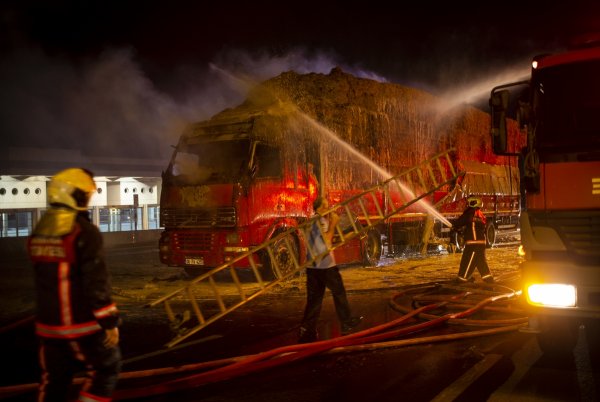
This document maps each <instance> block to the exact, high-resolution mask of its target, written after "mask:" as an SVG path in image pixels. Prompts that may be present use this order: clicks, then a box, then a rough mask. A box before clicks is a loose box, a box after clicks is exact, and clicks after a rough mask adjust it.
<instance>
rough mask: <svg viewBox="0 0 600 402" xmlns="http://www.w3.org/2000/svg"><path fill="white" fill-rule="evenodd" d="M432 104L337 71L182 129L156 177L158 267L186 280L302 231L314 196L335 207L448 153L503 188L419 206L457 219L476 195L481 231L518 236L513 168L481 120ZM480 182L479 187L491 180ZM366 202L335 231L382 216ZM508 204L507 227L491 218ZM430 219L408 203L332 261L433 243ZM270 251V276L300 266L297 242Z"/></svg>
mask: <svg viewBox="0 0 600 402" xmlns="http://www.w3.org/2000/svg"><path fill="white" fill-rule="evenodd" d="M439 104H440V99H438V98H436V97H434V96H433V95H430V94H428V93H426V92H423V91H419V90H416V89H413V88H407V87H403V86H401V85H397V84H390V83H380V82H376V81H372V80H368V79H361V78H357V77H354V76H352V75H350V74H347V73H344V72H342V71H341V70H340V69H338V68H336V69H333V70H332V71H331V73H330V74H328V75H325V74H316V73H311V74H304V75H301V74H297V73H295V72H287V73H283V74H281V75H280V76H278V77H275V78H273V79H270V80H268V81H266V82H264V83H263V84H261V85H259V86H258V87H257V88H255V89H254V90H253V91H252V92H251V93H250V94H249V96H248V98H247V100H246V101H245V102H244V103H242V104H241V105H239V106H238V107H236V108H232V109H227V110H224V111H222V112H220V113H218V114H216V115H215V116H213V117H212V118H211V119H209V120H207V121H203V122H199V123H194V124H191V125H190V126H189V127H187V129H186V130H185V131H184V132H183V134H182V135H181V137H180V139H179V143H178V144H177V146H176V148H175V151H174V153H173V156H172V159H171V161H170V163H169V166H168V167H167V169H166V170H165V171H164V172H163V176H162V179H163V184H162V193H161V201H160V203H161V204H160V206H161V212H160V219H161V226H162V227H164V232H163V233H162V236H161V239H160V241H159V250H160V259H161V261H162V262H163V263H164V264H166V265H169V266H179V267H184V268H185V269H186V271H188V272H189V273H191V274H196V273H199V272H202V271H203V270H206V269H208V268H213V267H216V266H219V265H221V264H223V263H227V262H228V261H232V260H233V259H234V258H235V256H236V255H239V254H240V253H244V252H246V251H248V250H249V249H251V248H253V247H255V246H257V245H260V244H262V243H264V242H265V241H269V240H270V239H273V238H275V237H276V236H277V235H278V234H280V233H282V232H284V231H286V230H287V229H289V228H293V227H298V226H299V225H301V224H302V223H303V222H305V221H306V220H307V219H309V218H310V217H311V215H312V213H313V211H312V202H313V200H314V199H315V198H316V197H317V196H318V195H323V196H326V197H327V198H328V200H329V201H330V204H331V205H334V204H337V203H339V202H340V201H343V200H346V199H348V198H349V197H351V196H352V195H354V194H357V193H360V192H362V191H364V190H365V189H368V188H370V187H371V186H373V185H374V184H376V183H378V182H381V181H382V180H383V179H385V178H387V177H390V176H392V175H395V174H398V173H401V172H403V171H406V170H407V169H409V168H411V167H412V166H414V165H416V164H418V163H420V162H422V161H423V160H425V159H427V158H428V157H430V156H431V155H432V154H435V153H439V152H440V151H445V150H447V149H450V148H454V149H456V152H455V154H454V157H455V158H456V159H457V160H459V161H464V163H466V164H469V162H468V161H472V163H471V165H473V166H474V165H475V164H479V168H480V169H479V170H480V171H482V168H481V167H482V166H488V167H489V168H490V169H492V170H493V168H492V166H496V165H505V166H504V167H502V168H500V169H501V170H502V171H503V172H509V174H510V177H509V178H506V177H503V179H502V180H505V182H506V180H508V182H507V183H509V184H507V185H503V186H498V185H497V186H494V185H490V186H487V187H486V186H484V185H479V186H476V185H475V184H474V183H475V182H472V183H471V181H472V180H471V179H470V177H471V176H472V174H470V175H469V176H467V174H468V173H467V174H465V176H464V178H461V179H459V180H457V183H453V186H448V188H447V189H443V191H441V192H436V193H435V194H434V195H432V197H431V199H430V200H427V201H428V202H430V203H439V204H438V209H440V210H442V211H443V213H444V214H448V215H449V216H458V214H459V213H460V212H462V208H464V205H462V204H461V202H463V201H462V199H463V198H465V197H467V196H468V195H469V194H467V192H469V191H482V192H484V193H485V194H482V195H484V196H485V197H484V200H485V201H484V202H485V203H487V206H488V210H487V213H488V214H490V215H493V218H492V219H491V222H493V225H495V226H493V227H492V229H490V230H491V231H494V230H501V229H502V228H503V227H506V226H510V225H516V222H517V220H518V214H519V200H520V196H519V191H518V189H519V186H518V184H517V183H515V182H514V180H513V179H514V177H517V178H518V168H517V167H516V166H512V167H510V168H508V167H507V166H508V161H509V159H508V158H505V157H503V156H496V155H494V154H493V153H492V151H491V145H490V144H489V142H490V141H489V134H488V133H489V126H490V118H489V115H488V114H486V113H484V112H482V111H479V110H477V109H475V108H470V107H465V106H461V107H459V108H456V109H455V110H452V111H450V112H446V113H444V114H443V115H440V114H439V113H438V106H439ZM511 127H512V126H511ZM515 131H516V132H517V133H518V130H515ZM518 140H519V139H518V138H517V139H515V141H518ZM467 171H468V169H467ZM489 172H491V170H490V171H489ZM480 173H481V172H480ZM490 174H491V173H490ZM482 175H483V178H482V179H481V181H482V182H483V181H486V180H487V179H486V177H487V176H489V175H487V174H486V173H485V171H483V173H482ZM490 177H491V176H490ZM459 181H460V182H459ZM488 181H489V180H488ZM490 183H491V182H490ZM505 184H506V183H505ZM459 189H462V191H459ZM486 197H487V198H486ZM502 197H505V198H502ZM375 198H377V199H376V200H374V202H373V205H367V206H366V208H365V209H364V210H358V211H353V212H354V213H355V222H345V223H343V225H344V224H345V225H346V226H350V225H352V224H361V225H364V224H365V222H366V221H368V215H369V214H375V213H376V209H377V208H379V206H380V205H383V206H384V208H385V205H386V202H387V201H386V196H385V194H379V195H378V196H377V197H375ZM499 199H502V201H501V202H498V200H499ZM504 203H506V204H504ZM375 204H379V205H375ZM506 205H509V206H510V207H509V209H510V214H512V215H511V216H510V217H509V218H506V217H504V216H503V215H502V213H499V212H501V211H502V210H503V209H504V207H505V206H506ZM459 210H460V211H459ZM428 218H430V217H429V215H428V214H427V212H426V210H424V209H423V208H421V207H420V206H419V205H418V204H415V205H413V206H411V207H410V208H408V209H407V210H405V211H403V215H402V216H391V217H390V218H389V220H387V221H386V222H384V223H381V224H379V225H377V226H376V227H373V228H371V229H369V230H368V231H366V232H365V234H364V235H363V236H361V237H360V238H359V239H354V240H352V241H349V242H348V243H347V244H344V245H343V246H342V247H339V248H336V249H335V253H336V261H337V262H338V263H339V264H349V263H358V262H362V263H364V264H365V265H369V266H374V265H377V262H378V260H379V258H380V257H381V256H382V253H383V252H384V246H387V250H388V251H389V252H393V251H395V250H396V251H397V250H401V249H405V248H406V247H409V246H415V245H418V244H426V243H428V242H429V241H431V240H432V239H437V238H439V237H443V236H444V235H445V233H444V230H443V228H442V227H441V226H440V225H439V224H437V225H436V222H435V219H433V218H431V219H430V221H431V220H432V221H433V225H428V224H427V222H428ZM346 219H347V218H346ZM501 224H502V225H501ZM427 228H430V229H427ZM446 234H447V233H446ZM457 243H460V242H457ZM274 250H275V252H274V254H275V256H274V258H276V259H277V260H278V265H280V266H281V265H285V260H286V259H289V258H290V255H292V254H293V255H294V257H295V258H296V259H297V260H298V261H300V260H302V259H303V258H304V256H305V255H306V246H305V244H304V239H303V238H302V237H301V236H297V237H296V238H294V241H292V242H287V241H286V242H284V241H281V243H280V244H276V246H275V247H274ZM257 258H258V257H257ZM258 259H259V260H260V261H259V260H257V261H254V262H255V263H256V265H258V266H259V267H261V269H262V271H263V275H275V273H273V272H272V267H270V258H269V256H267V255H264V256H263V257H261V258H258ZM238 265H239V268H248V266H249V265H250V264H248V261H246V262H244V260H241V261H240V262H239V263H238Z"/></svg>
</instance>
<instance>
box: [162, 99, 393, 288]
mask: <svg viewBox="0 0 600 402" xmlns="http://www.w3.org/2000/svg"><path fill="white" fill-rule="evenodd" d="M291 115H293V113H292V114H290V113H288V112H287V111H280V112H277V113H272V110H270V111H269V110H266V109H263V110H259V111H247V113H241V114H240V113H233V112H232V113H228V112H227V111H225V112H224V113H221V114H220V115H217V116H214V117H213V118H212V119H210V120H208V121H205V122H201V123H196V124H192V125H190V126H189V127H188V128H187V130H186V131H185V132H184V133H183V134H182V135H181V137H180V139H179V143H178V145H177V146H176V148H175V151H174V154H173V156H172V159H171V161H170V164H169V166H168V168H167V169H166V171H165V172H163V175H162V193H161V200H160V205H161V211H160V219H161V226H162V227H164V228H165V230H164V231H163V233H162V236H161V238H160V240H159V255H160V260H161V262H162V263H164V264H166V265H168V266H176V267H183V268H184V269H185V270H186V272H188V273H189V274H191V275H193V276H195V275H197V274H200V273H203V272H206V271H207V270H208V269H210V268H214V267H217V266H219V265H221V264H224V263H227V262H229V261H232V260H233V259H234V258H235V257H236V256H237V255H239V254H242V253H244V252H247V251H248V250H250V249H252V248H253V247H255V246H257V245H260V244H262V243H264V242H266V241H269V240H270V239H274V238H275V237H277V235H278V234H280V233H282V232H284V231H286V230H288V229H290V228H294V227H298V226H299V225H301V224H302V223H303V222H305V221H306V220H307V219H309V218H310V217H311V216H312V214H313V210H312V203H313V201H314V200H315V199H316V197H317V196H318V195H322V196H326V197H328V198H329V201H330V203H331V205H333V204H336V203H338V202H339V201H340V200H341V199H343V198H347V197H350V196H351V195H352V193H353V191H354V192H357V191H359V189H360V187H358V186H352V185H351V184H350V183H348V185H347V186H346V188H344V186H343V185H341V186H340V187H333V186H332V185H330V183H333V182H335V180H334V179H332V177H333V176H336V175H337V176H340V175H342V176H344V177H348V176H350V177H351V175H352V168H351V167H348V166H344V164H343V163H342V162H339V163H332V160H331V158H328V157H327V155H328V151H327V149H328V148H327V146H326V144H325V141H323V140H322V139H321V138H320V137H319V136H318V135H317V134H318V133H314V132H311V130H310V127H305V126H303V127H301V128H299V129H297V130H294V128H293V127H295V126H296V125H298V122H297V121H296V122H293V121H290V118H291V117H290V116H291ZM361 168H362V170H364V166H361V167H359V166H357V167H356V170H357V172H355V173H357V174H359V173H360V170H361ZM355 177H356V176H355ZM339 181H340V180H338V182H339ZM366 212H368V211H366ZM340 215H341V217H342V219H344V222H340V226H341V227H342V228H344V227H346V228H350V227H351V225H352V224H353V222H350V221H348V220H349V218H348V215H347V214H340ZM351 216H353V217H354V218H355V219H356V221H355V222H354V223H355V224H356V223H357V222H358V223H359V224H360V222H359V216H358V215H351ZM273 249H274V254H275V255H274V258H275V259H276V260H277V263H276V265H277V266H278V268H277V270H275V269H274V268H273V267H272V266H271V264H272V263H271V261H272V260H271V256H269V255H267V254H266V253H264V255H262V256H261V257H260V258H257V260H255V261H254V263H255V264H256V265H257V266H258V267H259V268H260V271H261V274H262V275H263V277H267V278H273V277H276V276H278V275H285V274H287V273H288V271H291V270H293V269H295V267H294V264H293V258H296V260H297V261H300V262H303V261H304V258H305V256H306V245H305V242H304V238H303V235H302V233H301V231H299V232H298V234H297V236H295V237H294V241H292V242H289V241H285V239H281V241H278V242H277V243H276V244H275V246H274V247H273ZM381 253H382V245H381V236H380V235H379V232H378V231H377V230H372V231H367V232H366V233H365V235H364V236H361V238H360V239H355V240H352V241H349V242H347V244H344V245H342V246H341V247H338V248H337V249H336V250H335V256H336V262H337V263H338V264H349V263H356V262H364V263H365V264H368V265H370V266H372V265H376V264H377V261H378V260H379V258H380V256H381ZM252 258H254V256H253V257H252ZM249 267H250V261H248V260H247V259H244V260H241V261H239V262H237V263H236V268H242V270H240V271H243V268H249Z"/></svg>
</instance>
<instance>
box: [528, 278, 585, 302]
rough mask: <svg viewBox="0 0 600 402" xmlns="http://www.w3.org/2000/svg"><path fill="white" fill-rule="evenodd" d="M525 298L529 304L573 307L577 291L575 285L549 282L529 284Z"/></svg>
mask: <svg viewBox="0 0 600 402" xmlns="http://www.w3.org/2000/svg"><path fill="white" fill-rule="evenodd" d="M527 299H528V300H529V302H530V303H531V304H536V305H540V306H548V307H575V304H576V302H577V292H576V291H575V286H572V285H563V284H560V283H550V284H545V285H540V284H536V285H530V286H529V287H528V288H527Z"/></svg>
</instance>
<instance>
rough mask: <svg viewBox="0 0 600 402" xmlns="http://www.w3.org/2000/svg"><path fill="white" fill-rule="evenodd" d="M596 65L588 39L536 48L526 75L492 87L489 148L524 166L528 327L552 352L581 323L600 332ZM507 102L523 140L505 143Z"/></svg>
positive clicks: (563, 347)
mask: <svg viewBox="0 0 600 402" xmlns="http://www.w3.org/2000/svg"><path fill="white" fill-rule="evenodd" d="M599 71H600V43H598V42H596V43H592V42H589V43H586V44H584V45H583V46H579V47H576V48H572V49H568V50H567V51H564V52H562V53H560V54H555V55H544V56H539V57H536V58H534V60H533V63H532V70H531V77H530V79H529V80H528V81H521V82H517V83H514V84H506V85H502V86H499V87H496V88H494V89H493V90H492V93H491V99H490V105H491V107H492V122H493V124H492V139H493V141H494V149H495V152H497V153H499V154H503V155H515V156H518V157H519V160H520V164H521V166H522V181H521V182H522V184H523V187H524V192H525V203H524V205H523V211H522V214H521V241H522V245H523V248H524V250H525V256H526V259H525V261H524V262H523V264H522V265H521V270H522V279H523V295H524V299H525V300H526V306H527V309H528V311H529V317H530V322H529V330H530V331H532V332H535V333H537V334H538V343H539V345H540V347H541V349H542V350H543V351H544V352H546V353H549V354H564V353H571V351H572V348H573V347H574V345H575V343H576V341H577V337H578V333H579V326H580V324H581V323H583V324H585V327H586V330H588V331H591V332H590V333H588V336H587V339H588V340H590V339H598V335H599V334H600V332H599V325H598V322H599V321H598V319H599V318H600V120H598V116H600V96H599V94H600V79H599V78H598V77H599V76H598V72H599ZM509 88H513V89H512V92H513V95H514V94H516V96H511V91H509ZM513 112H514V113H515V116H516V118H517V119H518V120H519V121H520V123H521V126H522V127H523V129H524V130H526V131H527V135H528V138H527V147H525V148H523V149H516V150H515V149H510V148H509V147H507V146H506V144H507V133H506V130H505V119H506V117H508V116H510V115H511V113H513ZM593 344H595V342H594V343H593ZM590 345H592V343H590Z"/></svg>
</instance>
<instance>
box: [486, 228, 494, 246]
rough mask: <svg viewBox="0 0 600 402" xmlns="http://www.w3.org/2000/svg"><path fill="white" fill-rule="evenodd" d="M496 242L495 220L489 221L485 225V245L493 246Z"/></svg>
mask: <svg viewBox="0 0 600 402" xmlns="http://www.w3.org/2000/svg"><path fill="white" fill-rule="evenodd" d="M494 244H496V227H495V226H494V223H493V222H488V224H487V226H486V227H485V245H486V246H487V248H491V247H493V246H494Z"/></svg>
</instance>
